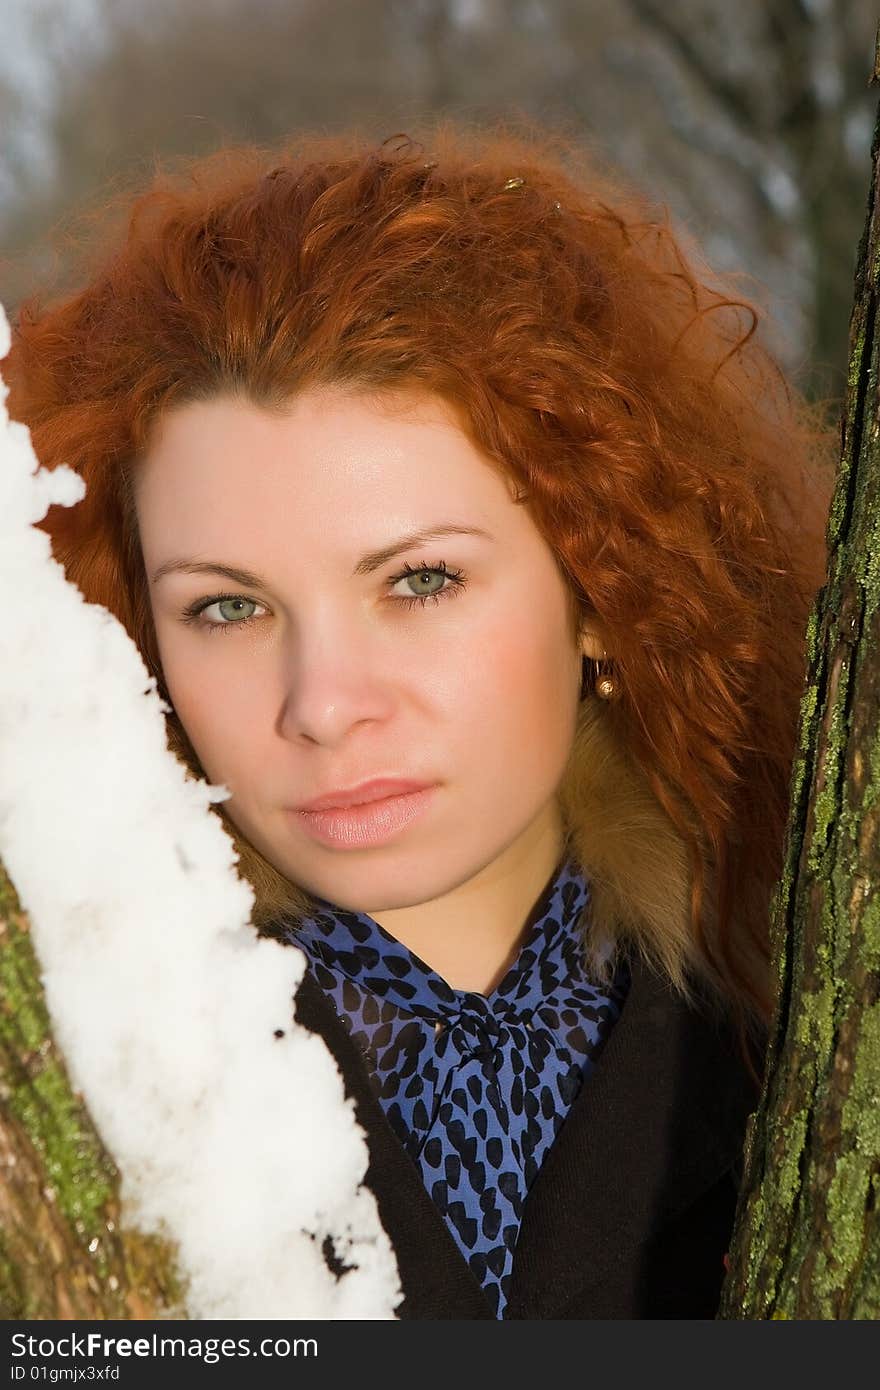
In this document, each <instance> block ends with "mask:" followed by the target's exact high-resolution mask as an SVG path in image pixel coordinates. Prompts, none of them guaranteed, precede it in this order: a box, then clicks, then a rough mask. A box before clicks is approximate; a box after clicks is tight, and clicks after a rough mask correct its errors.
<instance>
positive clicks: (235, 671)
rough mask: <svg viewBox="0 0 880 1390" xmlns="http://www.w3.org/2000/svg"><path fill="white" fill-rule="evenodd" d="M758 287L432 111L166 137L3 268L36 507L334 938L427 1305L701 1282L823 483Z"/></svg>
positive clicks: (375, 1138)
mask: <svg viewBox="0 0 880 1390" xmlns="http://www.w3.org/2000/svg"><path fill="white" fill-rule="evenodd" d="M754 327H755V315H754V312H753V310H752V309H751V308H750V306H749V305H747V304H746V303H744V302H743V301H741V300H738V299H736V298H735V297H732V296H731V295H729V294H727V293H725V291H724V290H723V289H722V288H720V287H718V286H717V284H716V285H714V286H713V285H711V284H710V283H708V281H707V280H706V278H705V276H704V278H703V279H701V278H700V274H698V272H697V270H696V268H695V267H694V264H693V263H692V261H691V260H689V259H688V258H687V257H686V256H685V254H684V252H683V250H682V248H681V247H680V245H679V244H678V243H677V241H676V239H675V237H674V236H673V234H672V233H671V231H670V229H669V227H668V225H667V223H666V220H665V219H664V218H662V217H658V216H657V215H656V214H655V213H653V212H652V210H651V209H650V208H649V207H648V206H647V204H646V203H645V202H644V200H642V199H640V198H639V197H637V196H636V195H633V194H630V193H625V192H624V191H622V190H621V189H620V188H618V187H617V186H616V185H615V184H614V182H613V181H612V180H611V179H609V178H608V177H607V176H605V175H601V174H599V173H598V172H597V171H595V170H593V169H588V168H586V167H585V166H584V165H583V163H582V161H581V157H580V156H579V154H578V152H577V151H576V150H575V149H574V148H567V147H566V146H565V145H564V144H563V143H562V142H561V141H557V140H554V139H552V138H550V137H546V138H543V139H538V138H535V137H533V138H530V139H525V138H522V137H514V136H512V135H510V134H507V133H504V132H497V131H492V132H489V131H487V132H483V133H479V134H475V133H473V132H470V133H468V132H465V131H463V130H461V129H458V128H456V127H455V126H454V125H452V124H450V123H444V124H443V125H441V126H439V127H438V128H437V129H436V130H434V131H433V132H432V133H431V136H430V142H428V141H425V143H418V142H416V141H413V140H411V139H409V138H408V137H395V139H394V140H391V141H386V142H384V144H382V145H381V146H379V147H376V148H374V147H371V146H370V145H368V144H364V143H363V142H362V141H361V140H360V139H359V138H357V137H354V136H350V135H339V136H323V137H309V138H307V139H302V140H300V141H298V142H297V143H296V145H295V146H292V147H291V148H290V149H288V150H285V151H284V152H283V153H282V154H281V155H279V154H278V153H275V154H273V155H272V156H267V155H266V154H265V153H264V152H260V151H256V150H251V149H242V150H238V151H224V152H223V153H221V154H219V155H217V156H214V157H212V158H210V159H208V160H205V161H201V162H199V163H195V164H192V165H189V166H184V167H183V169H182V170H181V171H179V172H178V173H177V174H176V175H157V176H156V177H155V180H154V182H153V185H152V186H151V187H150V188H148V189H147V190H146V191H144V192H143V193H142V194H141V195H140V196H138V197H137V198H136V199H135V200H134V201H133V203H132V204H131V207H130V212H129V215H128V217H127V224H126V225H125V227H124V228H123V229H122V230H120V231H116V232H113V233H112V234H111V236H110V239H109V244H108V246H107V248H106V249H105V250H104V251H103V252H100V253H99V255H98V256H97V258H96V260H95V262H94V264H93V265H92V266H91V267H90V268H89V270H88V273H87V274H86V275H85V278H84V283H83V286H82V288H81V289H79V290H78V291H77V292H75V293H72V294H69V295H68V296H67V297H65V298H63V299H60V300H58V301H57V302H55V303H52V304H49V305H46V306H43V305H40V304H39V303H38V302H36V301H32V302H29V303H27V304H25V305H24V307H23V308H22V310H21V311H20V315H19V323H18V326H17V333H16V342H15V347H14V350H13V355H12V358H11V360H10V363H9V364H8V371H7V376H8V377H9V379H10V382H11V385H12V396H11V400H10V406H11V410H12V413H13V414H14V415H15V416H16V417H17V418H18V419H20V420H24V421H25V423H27V424H28V425H30V427H31V431H32V435H33V439H34V444H35V447H36V450H37V453H38V455H39V457H40V458H41V460H42V461H43V463H44V465H45V466H47V467H52V466H54V464H55V463H58V462H65V463H67V464H69V465H71V466H73V467H75V468H77V469H78V470H79V471H80V472H81V473H82V474H83V476H84V478H85V480H86V483H87V489H88V490H87V495H86V497H85V500H84V501H83V502H82V503H81V504H80V505H79V506H77V507H75V508H73V509H69V510H68V509H62V508H54V509H53V510H52V511H51V512H50V514H49V516H48V517H47V519H46V521H45V523H44V525H45V529H47V530H48V532H49V534H50V535H51V537H52V540H53V546H54V553H55V555H56V558H58V559H59V560H60V561H61V562H62V563H63V564H64V566H65V568H66V570H67V574H68V577H69V578H70V579H71V580H73V581H74V582H75V583H76V584H78V585H79V587H80V588H81V589H82V590H83V592H84V594H85V595H86V597H87V598H88V599H89V600H91V601H92V602H96V603H102V604H104V605H105V606H106V607H108V608H109V609H110V610H111V611H112V612H114V613H115V614H116V615H117V616H118V617H119V618H120V620H121V621H122V622H123V623H124V624H125V626H126V627H127V629H128V631H129V632H130V633H131V635H132V637H133V638H134V640H135V641H136V642H137V643H138V645H139V647H140V649H141V651H142V652H143V654H144V657H145V659H146V661H147V663H148V665H149V666H150V669H151V670H152V671H153V672H154V673H155V675H156V677H157V680H158V682H159V688H160V689H161V691H162V693H163V696H164V698H166V699H167V701H168V704H169V706H170V709H169V715H168V725H169V735H170V739H171V743H172V746H173V747H174V749H175V751H176V752H177V754H178V756H179V757H181V758H182V759H183V760H184V762H185V763H186V764H187V766H188V767H189V768H190V769H191V770H192V772H193V773H194V775H197V776H205V777H207V778H208V779H209V780H210V781H211V782H215V783H223V784H225V785H226V786H228V787H229V788H230V790H231V793H232V795H231V797H230V799H229V800H228V801H226V802H224V803H222V804H221V805H220V806H219V808H218V812H217V813H218V814H220V815H221V816H222V817H223V818H224V820H225V821H226V824H227V826H228V829H229V831H230V833H231V835H232V837H233V839H234V842H235V845H236V848H237V850H238V853H239V856H240V860H239V862H240V870H241V872H242V873H243V874H244V875H245V876H246V877H247V878H248V880H249V881H250V882H251V884H252V885H253V888H254V892H255V896H256V904H255V911H254V919H253V920H254V924H255V926H256V928H257V929H258V930H260V931H261V932H264V933H271V934H273V935H275V936H277V937H278V938H279V939H280V940H282V941H285V942H287V943H289V944H291V945H296V946H298V947H299V948H300V949H302V950H303V951H304V952H305V955H306V959H307V963H308V969H307V973H306V976H305V978H304V980H303V983H302V986H301V988H300V990H299V992H298V994H297V998H296V1017H297V1018H298V1020H299V1021H300V1022H301V1023H303V1024H304V1025H305V1026H307V1027H309V1028H311V1029H313V1030H315V1031H317V1032H319V1033H321V1034H322V1035H323V1037H324V1038H325V1040H326V1042H327V1044H328V1046H329V1047H330V1049H331V1050H332V1052H333V1054H334V1056H335V1057H336V1059H337V1062H338V1064H339V1067H340V1070H341V1072H342V1075H343V1078H344V1081H345V1085H346V1092H347V1094H348V1095H350V1096H352V1097H353V1099H354V1102H355V1106H356V1113H357V1115H358V1119H359V1120H360V1122H361V1124H362V1125H363V1126H364V1129H365V1131H366V1135H367V1140H368V1145H369V1151H370V1166H369V1169H368V1172H367V1175H366V1182H367V1184H368V1185H369V1186H370V1187H371V1188H372V1189H373V1191H374V1192H375V1194H376V1197H377V1200H378V1203H379V1210H380V1215H381V1217H382V1220H383V1222H384V1224H385V1227H386V1229H387V1230H388V1232H389V1235H390V1236H391V1239H392V1241H393V1243H394V1246H395V1250H396V1253H397V1257H398V1261H399V1265H400V1272H401V1279H402V1286H403V1289H404V1299H403V1301H402V1303H401V1304H400V1306H399V1308H398V1310H397V1311H398V1315H399V1316H401V1317H416V1318H419V1317H420V1318H507V1319H510V1318H555V1317H565V1318H607V1317H614V1318H618V1317H619V1318H643V1317H712V1316H713V1315H714V1312H715V1310H716V1308H717V1303H718V1296H719V1290H720V1286H721V1282H722V1279H723V1275H724V1265H723V1259H724V1254H725V1250H726V1248H727V1243H728V1241H729V1236H730V1231H731V1228H732V1224H733V1219H734V1213H735V1205H736V1196H737V1184H738V1180H739V1174H740V1171H741V1154H742V1147H743V1139H744V1129H745V1123H746V1119H747V1116H748V1114H749V1112H750V1111H751V1110H752V1109H753V1108H754V1105H755V1104H756V1100H757V1095H758V1086H759V1080H760V1067H761V1060H762V1044H763V1039H764V1033H765V1030H766V1026H767V1023H768V1020H769V1017H770V1013H771V1010H772V1002H773V989H772V980H771V978H770V975H769V971H768V956H769V948H768V908H769V899H770V893H771V891H772V888H773V886H774V885H775V882H776V879H777V877H778V875H779V871H780V865H781V852H782V840H783V836H784V830H785V821H786V815H787V808H788V784H789V777H790V772H791V762H792V756H793V751H794V739H795V732H796V725H797V715H798V696H799V693H800V685H801V681H802V674H803V645H802V644H803V634H804V627H805V622H806V616H807V612H808V609H809V604H810V602H811V600H812V598H813V596H814V594H815V590H816V588H817V586H818V584H819V583H820V582H821V579H822V576H823V573H824V562H825V554H824V543H823V531H824V522H825V513H826V509H827V503H828V496H829V491H830V484H831V479H830V473H829V472H828V470H827V469H826V470H825V471H823V468H822V465H823V463H825V462H826V455H825V453H824V452H823V451H824V450H825V446H826V442H827V436H826V435H825V434H823V433H822V431H821V429H820V428H819V427H818V426H816V425H814V424H813V423H812V421H811V419H810V416H809V414H808V412H807V410H806V407H805V406H804V405H803V403H802V402H800V400H799V398H798V397H797V395H796V393H794V392H793V391H792V390H791V389H790V388H789V387H788V386H787V385H786V383H785V381H784V379H783V378H782V376H781V374H780V373H779V371H778V369H777V367H776V366H775V364H774V362H773V361H772V359H771V358H770V357H769V356H768V355H767V354H766V353H765V352H764V351H763V350H762V349H761V348H760V347H759V346H758V345H757V344H756V342H755V341H754V338H753V330H754ZM453 600H454V601H453ZM236 628H240V629H242V630H241V631H238V632H234V631H233V629H236ZM221 634H222V635H223V636H224V638H227V639H228V640H224V641H222V642H221V641H219V637H220V635H221ZM325 1257H326V1259H327V1261H328V1263H329V1264H330V1266H331V1268H335V1269H336V1270H337V1272H339V1267H338V1262H337V1261H336V1257H335V1255H334V1252H333V1251H332V1250H330V1249H328V1250H326V1251H325Z"/></svg>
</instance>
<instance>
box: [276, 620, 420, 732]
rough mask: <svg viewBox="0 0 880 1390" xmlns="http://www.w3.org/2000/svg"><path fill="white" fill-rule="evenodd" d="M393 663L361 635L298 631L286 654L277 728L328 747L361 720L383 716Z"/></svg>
mask: <svg viewBox="0 0 880 1390" xmlns="http://www.w3.org/2000/svg"><path fill="white" fill-rule="evenodd" d="M393 679H394V674H393V663H392V662H391V661H390V660H389V659H388V656H387V654H386V656H385V657H384V659H383V657H382V655H381V653H380V652H378V651H377V650H376V647H375V644H370V642H369V641H368V640H365V639H364V638H363V637H360V638H358V637H356V636H351V635H346V636H345V637H343V636H342V635H337V636H335V637H334V635H333V634H332V633H331V632H330V630H329V628H325V630H323V631H321V632H316V633H315V634H314V635H313V636H311V637H305V636H304V635H303V634H302V633H300V635H299V638H298V640H297V642H296V649H295V651H292V652H288V653H286V656H285V663H284V671H283V698H282V706H281V710H280V714H279V733H280V734H281V736H282V737H283V738H285V739H288V740H290V741H291V742H295V741H297V740H303V739H305V740H306V741H308V742H310V743H320V744H325V745H328V746H332V745H334V744H337V743H339V742H340V740H342V739H343V738H345V736H346V734H347V733H348V731H349V730H350V729H351V728H352V727H353V726H354V725H356V724H360V723H362V722H363V721H365V720H382V719H387V718H388V717H389V715H390V714H391V712H392V710H393V708H394V697H393V689H392V685H393Z"/></svg>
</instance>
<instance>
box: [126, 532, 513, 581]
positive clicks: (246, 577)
mask: <svg viewBox="0 0 880 1390" xmlns="http://www.w3.org/2000/svg"><path fill="white" fill-rule="evenodd" d="M444 536H482V537H483V539H484V540H488V541H492V540H494V539H495V537H494V536H493V535H491V534H490V532H489V531H484V530H483V528H482V527H480V526H456V525H454V524H453V523H452V522H449V523H446V524H444V525H441V526H432V527H430V528H429V529H428V530H420V531H408V532H407V533H406V534H405V535H403V536H398V538H397V540H394V541H391V543H390V544H389V545H383V546H382V547H381V549H379V550H368V551H367V553H366V555H362V556H361V558H360V559H359V560H358V562H357V564H356V565H355V567H354V569H353V570H352V578H355V577H357V576H358V575H364V574H372V573H373V572H374V570H377V569H380V568H381V566H382V565H384V564H386V563H387V562H388V561H389V560H393V559H394V557H395V555H399V554H400V553H401V552H402V551H404V550H411V549H412V548H413V546H416V545H427V543H428V542H429V541H436V540H440V539H441V538H442V537H444ZM173 573H180V574H219V575H222V576H223V578H224V579H229V580H231V582H232V583H233V584H241V585H242V586H243V587H244V588H248V589H267V588H268V587H269V586H268V584H267V583H266V581H265V579H263V578H262V576H261V575H259V574H254V572H253V570H245V569H239V568H238V567H237V566H235V565H222V564H220V563H219V562H217V561H215V560H166V562H165V564H164V565H160V566H159V568H158V569H157V570H156V573H155V574H154V575H153V578H152V581H151V582H152V583H153V584H156V583H158V581H159V580H160V579H162V578H163V576H164V575H166V574H173Z"/></svg>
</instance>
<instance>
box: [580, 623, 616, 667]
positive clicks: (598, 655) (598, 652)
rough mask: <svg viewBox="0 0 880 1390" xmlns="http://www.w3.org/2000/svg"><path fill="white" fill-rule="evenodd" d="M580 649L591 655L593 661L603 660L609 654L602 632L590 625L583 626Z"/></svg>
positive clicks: (584, 653)
mask: <svg viewBox="0 0 880 1390" xmlns="http://www.w3.org/2000/svg"><path fill="white" fill-rule="evenodd" d="M580 649H581V653H582V654H583V655H584V656H588V657H590V658H591V660H593V661H601V660H603V659H605V658H607V657H608V655H609V653H608V651H607V649H606V646H605V639H604V638H603V637H602V634H601V633H600V632H599V631H598V629H596V628H594V627H590V626H587V627H583V628H581V633H580Z"/></svg>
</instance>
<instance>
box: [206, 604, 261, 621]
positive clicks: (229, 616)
mask: <svg viewBox="0 0 880 1390" xmlns="http://www.w3.org/2000/svg"><path fill="white" fill-rule="evenodd" d="M248 603H249V604H250V605H251V607H252V608H255V607H256V603H255V600H254V599H252V598H221V599H218V600H217V611H218V612H219V614H220V616H221V618H222V619H223V621H224V622H232V623H235V622H237V621H238V620H239V619H241V618H242V617H243V618H244V620H245V621H247V619H248V618H251V617H253V614H252V613H245V614H242V611H241V605H242V604H248ZM236 604H237V605H238V607H237V608H236ZM210 606H211V607H213V605H210ZM224 608H228V609H229V610H230V611H229V612H228V613H224V611H223V609H224Z"/></svg>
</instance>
